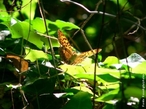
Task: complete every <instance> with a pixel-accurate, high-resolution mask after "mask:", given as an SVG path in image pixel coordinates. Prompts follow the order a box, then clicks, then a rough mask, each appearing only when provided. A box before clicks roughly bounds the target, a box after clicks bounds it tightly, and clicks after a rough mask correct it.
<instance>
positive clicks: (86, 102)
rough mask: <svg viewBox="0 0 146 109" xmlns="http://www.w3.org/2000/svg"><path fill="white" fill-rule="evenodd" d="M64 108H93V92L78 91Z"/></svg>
mask: <svg viewBox="0 0 146 109" xmlns="http://www.w3.org/2000/svg"><path fill="white" fill-rule="evenodd" d="M62 109H92V101H91V94H89V93H87V92H81V91H80V92H78V93H77V94H75V95H74V96H73V97H72V98H71V99H70V100H69V101H68V102H67V104H66V105H65V106H64V107H63V108H62Z"/></svg>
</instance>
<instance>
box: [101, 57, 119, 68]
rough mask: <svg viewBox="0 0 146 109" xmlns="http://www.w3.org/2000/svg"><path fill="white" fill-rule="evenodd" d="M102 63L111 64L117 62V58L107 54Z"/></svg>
mask: <svg viewBox="0 0 146 109" xmlns="http://www.w3.org/2000/svg"><path fill="white" fill-rule="evenodd" d="M103 63H104V64H108V66H111V65H112V64H118V63H119V59H118V58H117V57H115V56H108V57H107V58H106V59H105V61H104V62H103Z"/></svg>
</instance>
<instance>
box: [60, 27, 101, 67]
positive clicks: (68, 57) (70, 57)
mask: <svg viewBox="0 0 146 109" xmlns="http://www.w3.org/2000/svg"><path fill="white" fill-rule="evenodd" d="M58 40H59V43H60V45H61V47H60V48H59V53H60V57H61V58H62V60H63V61H64V62H65V63H67V64H71V65H76V64H79V63H81V62H82V61H83V60H84V59H85V58H87V57H90V56H92V55H94V54H96V53H98V52H100V51H101V49H94V50H90V51H86V52H83V53H77V52H76V51H74V50H73V47H72V46H71V45H70V43H69V41H68V39H67V38H66V36H65V35H64V34H63V33H62V32H61V31H60V30H58Z"/></svg>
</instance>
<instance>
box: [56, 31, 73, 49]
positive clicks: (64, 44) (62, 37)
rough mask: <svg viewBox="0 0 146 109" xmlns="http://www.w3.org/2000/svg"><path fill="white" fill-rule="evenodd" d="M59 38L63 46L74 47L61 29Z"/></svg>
mask: <svg viewBox="0 0 146 109" xmlns="http://www.w3.org/2000/svg"><path fill="white" fill-rule="evenodd" d="M58 40H59V43H60V44H61V46H62V47H67V48H68V49H72V46H71V45H70V43H69V41H68V39H67V38H66V37H65V35H64V34H63V33H62V32H61V31H60V30H58Z"/></svg>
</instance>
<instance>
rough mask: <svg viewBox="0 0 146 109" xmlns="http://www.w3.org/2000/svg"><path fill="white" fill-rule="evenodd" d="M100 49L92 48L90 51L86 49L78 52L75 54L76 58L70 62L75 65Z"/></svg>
mask: <svg viewBox="0 0 146 109" xmlns="http://www.w3.org/2000/svg"><path fill="white" fill-rule="evenodd" d="M100 51H101V49H94V50H90V51H86V52H83V53H80V54H79V55H77V56H76V58H75V59H74V62H73V63H72V64H74V65H76V64H79V63H81V62H82V61H83V60H84V59H85V58H87V57H90V56H92V55H94V54H96V53H99V52H100Z"/></svg>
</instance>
